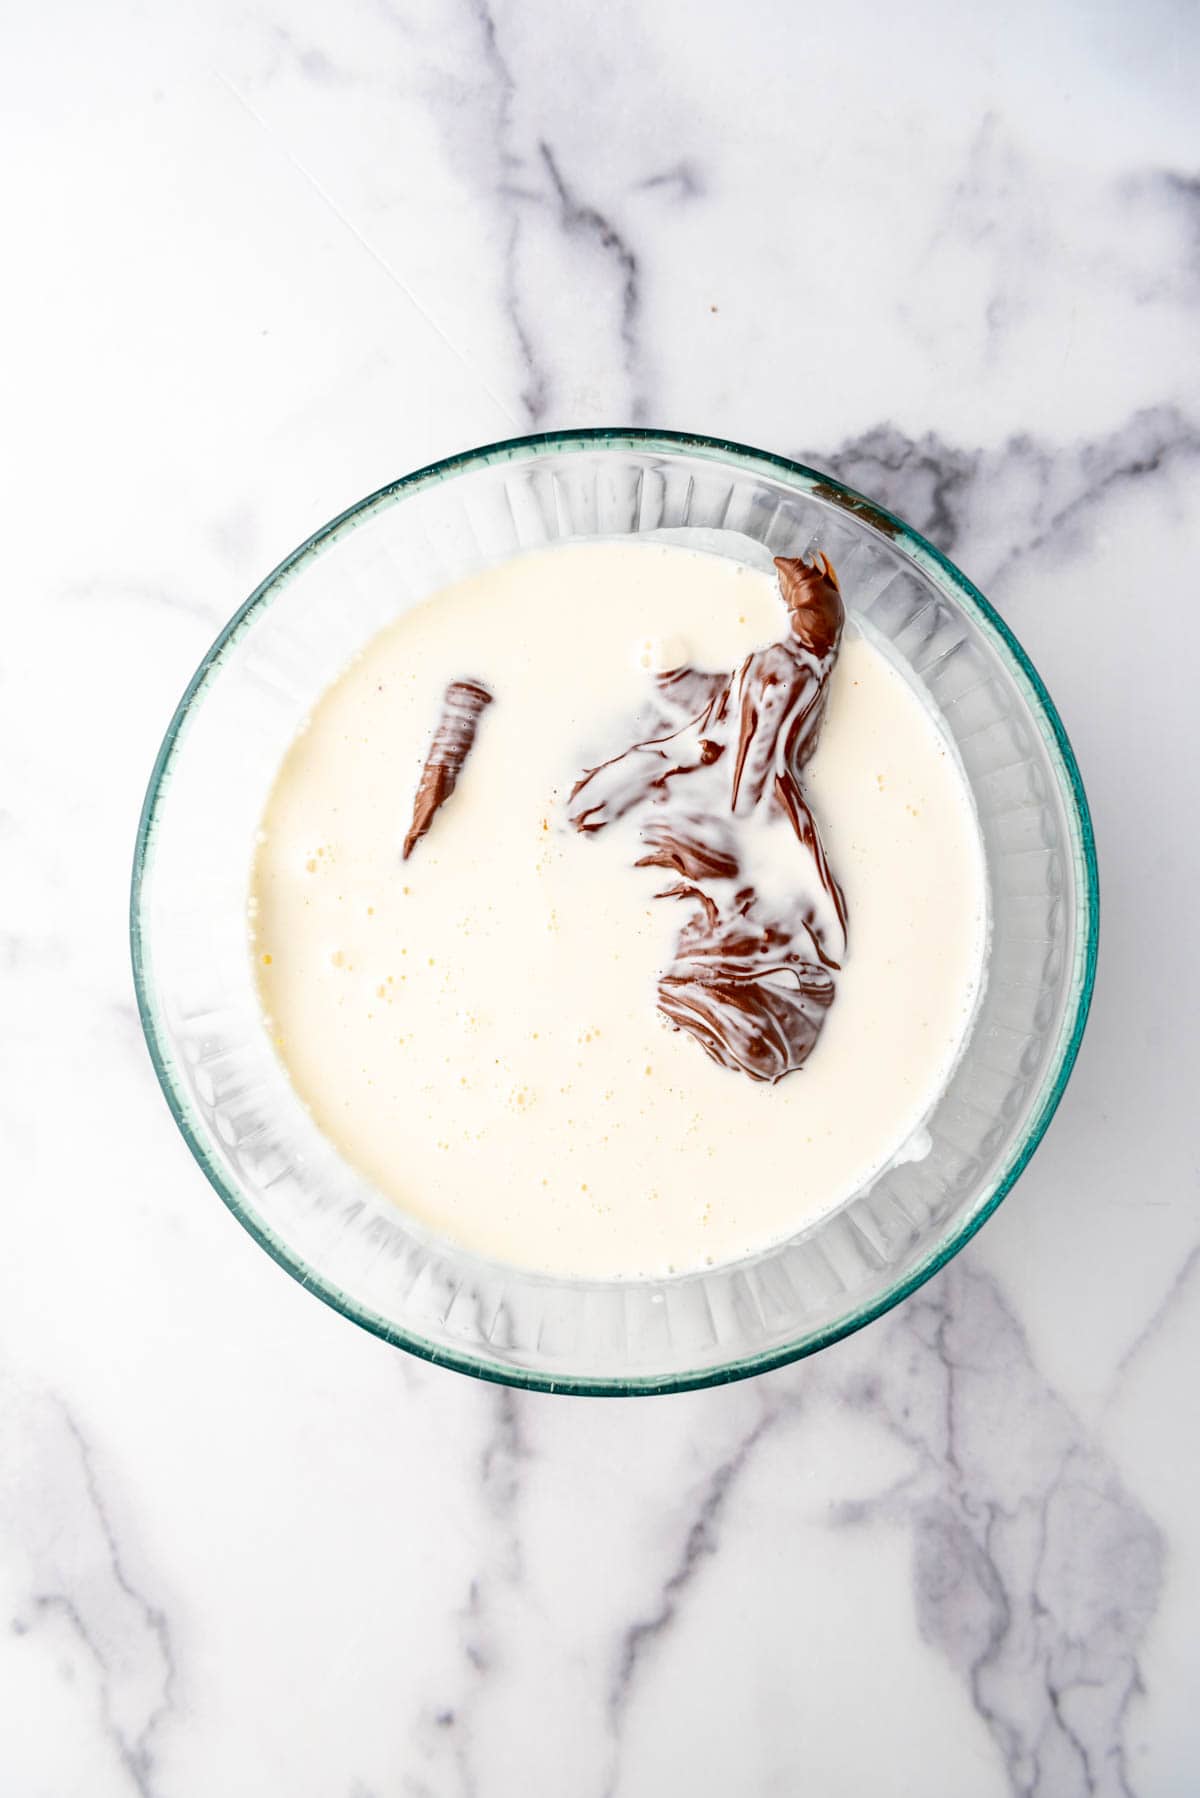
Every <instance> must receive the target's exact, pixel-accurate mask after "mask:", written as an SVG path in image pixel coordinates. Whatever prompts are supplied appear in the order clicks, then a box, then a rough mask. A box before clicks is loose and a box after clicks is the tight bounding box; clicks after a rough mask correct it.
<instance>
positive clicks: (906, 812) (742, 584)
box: [251, 542, 986, 1277]
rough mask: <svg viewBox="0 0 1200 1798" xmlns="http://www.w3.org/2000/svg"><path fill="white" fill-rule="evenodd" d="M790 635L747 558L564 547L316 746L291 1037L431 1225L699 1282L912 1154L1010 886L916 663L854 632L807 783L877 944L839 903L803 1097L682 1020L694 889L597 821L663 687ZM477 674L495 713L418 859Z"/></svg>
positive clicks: (279, 873) (271, 931)
mask: <svg viewBox="0 0 1200 1798" xmlns="http://www.w3.org/2000/svg"><path fill="white" fill-rule="evenodd" d="M846 598H847V600H848V602H849V604H850V607H851V613H852V610H853V594H852V593H849V594H847V595H846ZM786 617H787V614H786V612H785V608H784V606H783V603H782V601H781V598H780V593H779V588H778V585H777V582H776V580H775V579H774V577H773V576H772V575H768V574H767V573H766V572H760V571H758V570H757V569H751V568H748V567H744V566H742V565H741V564H739V563H737V562H734V561H732V560H729V559H726V558H724V557H720V556H715V555H706V554H699V553H697V552H696V551H694V550H689V549H684V548H680V547H677V546H667V545H663V544H646V543H637V542H630V543H625V542H622V543H609V542H598V543H591V544H583V543H576V544H570V545H564V546H561V547H558V548H556V549H553V550H547V551H543V552H539V553H537V554H533V555H529V556H525V557H520V558H516V559H514V560H512V561H510V562H508V563H505V564H503V565H501V566H500V567H498V568H495V569H491V570H488V571H487V572H485V573H483V574H480V575H477V576H475V577H472V578H471V579H469V580H466V581H463V582H461V583H459V584H458V585H456V586H454V587H452V588H449V589H447V590H445V591H444V592H442V593H440V594H437V595H435V596H434V597H433V598H431V599H430V600H428V601H427V602H426V603H425V604H423V605H422V606H420V607H418V608H416V609H414V610H412V611H410V612H408V613H405V614H404V615H403V616H402V617H400V618H399V619H398V620H397V621H396V622H395V624H393V625H392V626H390V627H388V629H386V630H385V631H384V632H382V633H381V634H380V635H379V636H378V637H377V638H375V639H374V641H373V642H372V643H370V644H369V645H368V646H367V647H366V649H365V650H364V651H363V652H362V654H361V655H360V656H359V657H358V658H357V659H356V660H355V662H354V663H353V665H352V666H351V667H350V668H349V669H348V670H347V671H346V672H345V673H344V674H343V675H342V676H341V678H340V679H338V680H337V681H336V682H335V683H334V684H333V686H332V687H331V688H330V689H329V691H328V692H327V693H326V694H325V695H324V697H323V698H322V699H321V700H320V702H319V703H318V705H317V706H316V708H315V710H314V713H313V715H312V718H311V720H310V722H309V724H308V726H307V728H306V729H305V731H304V732H303V733H302V734H301V736H300V737H299V738H298V739H297V741H296V743H295V744H294V745H293V747H292V749H291V750H290V752H289V754H288V756H287V758H286V759H285V762H284V765H283V767H282V769H281V771H280V774H279V777H278V780H277V782H276V785H275V787H274V789H273V791H272V794H271V797H270V800H269V802H268V805H267V809H266V813H265V815H264V819H263V827H262V839H263V840H262V841H261V843H260V846H259V849H258V853H257V856H256V860H255V865H254V870H253V881H252V899H251V912H252V928H251V934H252V939H253V953H254V956H255V961H256V967H257V971H258V978H259V983H260V991H261V995H262V1000H263V1006H264V1011H265V1014H266V1017H267V1022H268V1027H269V1029H270V1031H271V1034H272V1036H273V1038H274V1041H275V1043H276V1046H277V1049H278V1052H279V1054H280V1055H281V1057H282V1059H283V1061H284V1064H285V1066H286V1067H287V1070H288V1072H289V1074H290V1076H291V1079H292V1081H293V1083H294V1084H295V1086H296V1088H297V1090H298V1091H299V1093H300V1095H301V1096H302V1098H303V1099H304V1100H305V1102H306V1103H307V1104H308V1105H309V1107H310V1108H311V1110H312V1113H313V1115H314V1117H315V1119H316V1121H317V1122H318V1123H319V1124H320V1126H321V1127H322V1128H323V1129H324V1130H325V1131H326V1133H327V1134H328V1135H329V1136H330V1137H331V1138H332V1139H333V1140H334V1141H335V1143H336V1144H337V1145H338V1147H339V1148H340V1150H341V1151H342V1153H343V1154H344V1155H345V1156H346V1158H347V1159H348V1160H349V1161H351V1162H352V1163H354V1164H355V1165H356V1166H357V1167H359V1168H360V1169H361V1170H362V1171H363V1172H364V1173H365V1174H366V1175H367V1176H368V1177H369V1178H370V1179H371V1180H373V1181H374V1183H375V1184H376V1185H377V1186H378V1187H379V1188H380V1189H381V1190H382V1191H384V1192H385V1193H387V1194H388V1195H389V1196H390V1197H391V1198H393V1199H394V1200H395V1201H396V1202H397V1203H398V1204H399V1205H401V1206H403V1207H404V1208H405V1209H406V1210H407V1211H409V1212H410V1213H411V1214H412V1215H413V1216H415V1217H416V1218H418V1219H420V1220H421V1221H422V1222H423V1223H425V1224H426V1225H427V1226H428V1227H430V1228H432V1229H434V1230H436V1231H439V1232H441V1233H442V1234H444V1235H446V1236H449V1237H452V1238H454V1239H456V1240H458V1241H459V1242H461V1243H463V1244H464V1245H466V1246H468V1247H471V1248H473V1249H476V1250H478V1251H480V1252H482V1253H485V1254H488V1255H492V1256H495V1257H498V1258H501V1259H505V1260H509V1261H515V1262H519V1263H522V1264H525V1265H527V1266H532V1267H538V1268H543V1269H547V1270H552V1271H554V1272H556V1273H560V1274H567V1275H576V1276H581V1277H583V1276H605V1275H620V1274H625V1275H634V1274H662V1273H666V1272H670V1271H676V1270H679V1271H681V1270H684V1269H688V1268H694V1267H698V1266H703V1265H705V1264H709V1263H713V1262H720V1261H727V1260H730V1259H733V1258H735V1257H739V1256H742V1255H745V1254H748V1253H751V1252H753V1251H754V1250H756V1249H759V1248H762V1247H764V1246H766V1245H767V1244H769V1243H770V1242H771V1241H773V1240H777V1239H779V1238H781V1237H784V1236H786V1235H789V1234H791V1233H792V1232H793V1231H795V1230H796V1229H798V1228H800V1227H801V1226H802V1225H803V1224H804V1223H805V1222H807V1221H809V1220H810V1219H811V1218H813V1217H814V1216H816V1215H818V1214H819V1213H821V1212H823V1211H826V1210H828V1209H830V1208H831V1207H833V1206H835V1205H837V1204H838V1203H839V1202H840V1201H841V1200H843V1199H844V1198H846V1197H847V1196H849V1194H850V1193H851V1192H853V1191H854V1190H855V1189H856V1188H857V1187H858V1186H859V1185H861V1183H862V1182H863V1181H864V1180H866V1179H868V1178H869V1177H870V1176H871V1175H872V1174H873V1173H874V1172H876V1171H877V1170H878V1169H879V1168H880V1167H881V1166H883V1165H884V1164H885V1163H886V1162H887V1161H888V1160H889V1159H890V1158H891V1157H892V1156H893V1155H894V1154H896V1153H897V1152H898V1151H903V1150H904V1149H905V1146H906V1145H908V1146H909V1147H910V1148H911V1143H912V1140H913V1138H914V1133H915V1132H917V1131H918V1130H919V1127H920V1124H921V1121H922V1119H923V1117H924V1116H925V1114H926V1113H927V1112H928V1110H929V1108H930V1106H931V1105H932V1103H933V1102H934V1100H935V1099H936V1097H937V1094H938V1092H939V1090H940V1088H941V1086H942V1085H943V1084H944V1081H945V1079H946V1077H947V1074H948V1071H949V1068H950V1066H951V1065H952V1063H953V1060H954V1057H955V1055H956V1053H957V1050H958V1048H959V1045H960V1043H961V1040H962V1037H963V1034H964V1031H965V1029H966V1026H967V1023H968V1020H969V1017H970V1013H971V1009H972V1006H973V1002H974V997H975V993H976V991H977V987H978V983H979V979H980V973H981V968H982V962H983V949H984V937H985V914H986V903H985V885H984V871H983V857H982V850H981V845H980V841H979V836H978V832H977V829H976V825H975V821H974V816H973V813H972V809H971V805H970V800H969V797H968V794H967V792H966V788H965V784H964V781H963V777H962V775H961V772H960V770H959V767H958V765H957V762H956V760H955V758H954V756H953V754H952V752H951V751H950V749H949V748H948V746H947V744H946V742H945V740H944V738H943V737H942V735H941V733H940V731H939V730H938V728H937V726H936V724H935V722H934V720H933V718H932V717H931V715H930V714H929V712H928V711H927V710H926V708H925V706H924V704H923V703H922V701H921V699H920V698H919V697H918V696H917V694H916V693H915V692H914V691H913V690H912V689H911V687H910V686H909V685H908V683H907V682H906V681H905V679H904V678H903V677H902V675H901V674H900V673H899V672H898V671H897V670H896V669H895V668H894V667H893V666H892V664H891V663H890V661H889V660H888V659H887V657H886V655H885V654H884V653H883V651H882V650H880V649H879V648H877V647H876V646H875V645H874V644H873V643H871V642H870V641H869V640H868V639H866V638H865V637H863V636H861V635H860V634H857V633H856V632H854V630H853V628H851V629H850V631H849V632H848V633H847V636H846V638H845V639H844V641H843V642H842V645H841V650H840V654H839V655H838V658H837V661H836V665H835V666H834V669H833V673H832V676H831V677H830V680H829V688H828V710H827V716H826V717H825V721H824V724H823V727H822V729H821V734H820V736H819V739H818V743H817V748H816V752H815V755H814V756H813V758H812V759H811V761H809V762H808V763H807V765H806V767H805V769H804V799H805V802H806V804H807V806H808V807H809V808H810V810H811V814H812V817H813V819H814V820H815V822H816V824H817V825H818V826H819V832H820V839H821V842H822V844H823V848H824V852H825V854H826V855H827V857H828V863H829V866H830V868H832V869H833V870H834V872H835V874H836V877H837V881H838V882H839V883H840V889H841V891H842V893H844V898H845V910H846V918H847V928H846V946H845V950H844V953H843V952H842V949H841V945H840V942H838V943H836V944H835V945H834V946H835V947H836V948H837V954H836V956H833V955H832V952H831V950H830V947H829V945H830V943H831V941H832V940H833V939H832V937H831V936H830V934H829V933H830V932H831V931H833V932H834V934H836V924H837V921H836V919H834V918H831V914H830V910H829V906H828V904H826V905H825V906H824V909H823V910H821V911H820V916H819V918H818V922H817V925H816V930H817V935H818V937H819V938H820V941H821V942H823V943H824V944H825V952H826V953H827V954H829V955H830V959H831V961H834V962H836V964H837V968H836V1001H835V1002H834V1003H832V1004H830V1005H829V1007H828V1010H827V1011H826V1012H824V1013H823V1022H822V1023H821V1027H820V1032H819V1035H818V1036H816V1040H815V1041H814V1042H813V1043H812V1045H811V1048H809V1049H808V1050H807V1054H806V1058H805V1059H803V1064H802V1065H798V1064H794V1065H795V1071H792V1072H788V1073H787V1074H786V1075H785V1077H783V1078H778V1079H777V1080H776V1081H775V1083H774V1084H771V1083H770V1082H769V1081H767V1080H755V1079H749V1078H746V1077H745V1076H744V1074H741V1073H737V1072H734V1071H731V1069H730V1068H729V1067H727V1066H721V1065H718V1063H716V1062H714V1061H713V1060H711V1059H709V1057H708V1056H707V1055H706V1054H705V1053H704V1049H703V1047H702V1046H701V1042H700V1041H699V1040H697V1037H696V1036H695V1035H692V1034H689V1033H688V1031H686V1030H679V1029H676V1028H673V1027H672V1023H671V1022H670V1020H669V1019H668V1017H666V1016H664V1015H663V1013H662V1012H661V1011H660V1010H659V1009H658V998H659V981H660V977H661V976H662V975H663V973H664V970H667V969H668V968H669V967H670V966H671V965H672V964H673V961H674V960H675V958H676V956H677V951H678V939H679V933H680V922H681V920H680V915H679V904H678V902H677V901H672V900H664V899H662V898H656V897H655V895H656V894H659V893H661V892H662V891H663V889H664V884H667V883H665V881H664V867H663V865H661V864H660V865H658V866H651V867H643V868H635V867H634V866H633V863H634V862H635V861H636V860H638V859H639V855H638V847H639V838H638V833H639V832H644V830H645V828H646V816H645V815H642V816H640V817H639V816H637V815H636V814H635V813H632V814H631V815H630V816H628V817H621V818H617V819H614V821H613V823H612V827H611V828H605V829H603V830H601V831H596V832H586V831H579V830H577V829H576V828H574V825H575V824H576V823H578V811H579V801H578V799H577V800H576V801H574V802H572V801H571V799H570V795H571V793H572V790H573V788H574V787H575V785H576V782H577V780H578V778H579V776H580V774H581V772H582V771H583V770H584V769H588V768H594V767H596V766H597V765H598V764H600V763H603V762H606V761H611V759H612V758H613V756H614V753H615V752H616V751H619V750H621V749H622V748H623V747H624V746H625V745H627V744H636V743H637V742H638V741H639V728H638V721H639V719H641V720H645V719H646V718H647V716H648V706H649V705H650V703H651V700H652V691H653V680H652V675H653V671H654V670H655V669H659V670H662V669H672V668H675V667H680V666H685V665H686V666H687V667H688V668H690V669H692V670H701V671H703V670H716V671H721V670H724V671H729V670H736V669H737V668H739V666H740V665H741V664H742V663H743V661H744V660H745V658H746V657H748V656H750V655H752V654H753V653H754V652H755V651H759V650H762V649H763V648H764V646H767V645H772V644H775V643H777V642H778V641H779V639H780V638H781V636H782V635H783V634H784V631H785V628H786ZM455 682H459V683H462V682H470V683H477V684H479V685H480V686H481V687H482V688H483V689H484V690H485V691H486V693H488V694H490V695H491V696H492V702H491V703H490V704H486V705H483V706H477V707H476V712H475V715H474V717H473V719H472V725H471V728H472V732H473V742H472V744H471V747H470V753H469V754H468V755H466V756H465V758H464V759H463V761H462V765H461V768H460V770H459V771H458V775H457V784H456V786H455V787H454V790H453V792H452V793H451V794H450V796H449V797H448V798H447V799H446V800H445V802H444V803H443V804H440V805H439V807H438V808H437V809H436V812H435V813H434V814H433V815H431V817H430V818H429V820H428V827H427V834H425V835H423V836H422V837H421V838H420V840H418V841H415V842H414V843H413V844H412V853H411V855H410V857H409V858H408V859H407V860H404V859H402V850H403V847H404V843H405V838H406V834H408V832H409V825H410V820H411V819H412V813H413V801H414V795H415V793H416V792H417V789H418V786H419V784H420V782H421V777H422V769H423V768H424V767H425V764H426V758H427V755H428V753H429V751H430V744H431V740H432V739H433V737H434V733H435V729H436V727H437V724H438V720H439V716H440V708H441V706H442V702H443V696H444V695H445V692H446V689H447V687H448V686H450V685H451V684H452V683H455ZM651 721H652V722H653V720H651ZM641 734H642V735H645V733H644V732H643V733H641ZM651 734H653V733H651ZM730 753H732V751H731V752H730ZM729 765H730V764H729V762H728V761H727V763H726V766H729ZM706 778H707V777H706ZM714 778H715V771H714ZM572 804H574V808H575V809H574V812H573V811H572ZM746 829H747V830H750V831H752V833H753V836H752V841H751V839H750V838H747V839H746V840H747V842H750V844H751V850H750V852H752V855H753V861H754V866H755V870H756V879H757V881H758V882H759V884H760V886H761V887H763V888H764V890H766V891H767V892H768V894H769V897H770V900H771V903H772V904H776V905H778V904H782V903H784V902H786V901H787V900H788V898H789V895H790V892H791V890H792V887H793V886H795V885H796V883H797V882H798V881H799V880H800V879H801V871H800V870H799V868H798V863H797V861H796V856H795V841H794V838H793V839H792V840H790V841H789V833H788V832H786V831H784V830H781V828H780V820H779V818H777V817H775V816H773V815H772V814H771V812H770V809H769V807H764V808H762V811H761V816H759V817H756V818H754V819H750V820H748V821H747V822H746ZM818 898H819V895H818ZM814 916H816V911H814Z"/></svg>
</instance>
